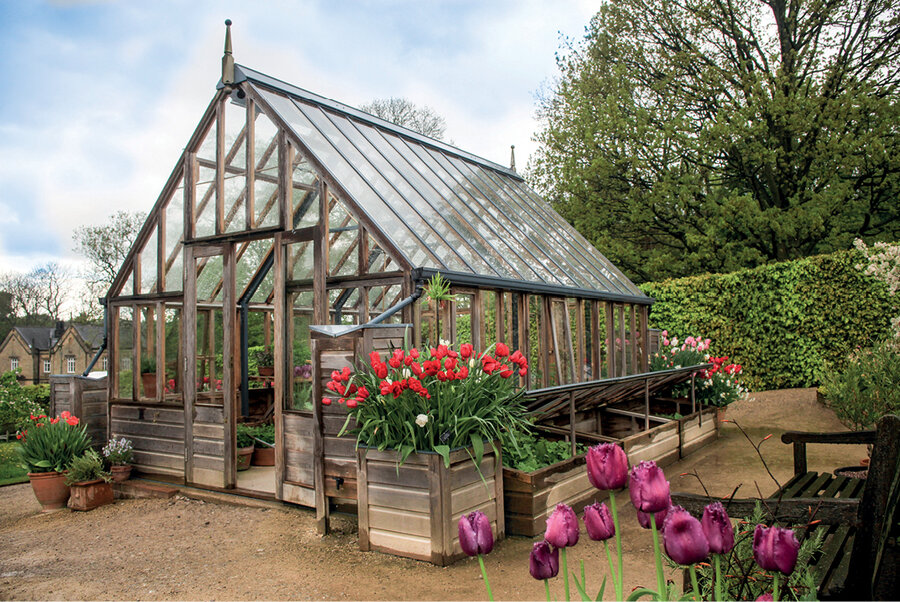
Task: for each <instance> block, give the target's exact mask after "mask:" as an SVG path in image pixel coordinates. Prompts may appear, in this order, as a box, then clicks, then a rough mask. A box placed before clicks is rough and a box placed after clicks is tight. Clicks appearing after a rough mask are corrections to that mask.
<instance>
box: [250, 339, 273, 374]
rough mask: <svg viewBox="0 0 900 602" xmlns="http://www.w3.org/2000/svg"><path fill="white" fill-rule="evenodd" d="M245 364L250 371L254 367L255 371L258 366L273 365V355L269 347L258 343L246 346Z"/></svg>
mask: <svg viewBox="0 0 900 602" xmlns="http://www.w3.org/2000/svg"><path fill="white" fill-rule="evenodd" d="M247 365H248V367H249V368H250V369H251V371H252V370H253V369H254V368H255V369H256V370H257V371H258V370H259V367H260V366H274V365H275V356H274V355H273V354H272V351H271V350H270V349H267V348H266V347H265V346H264V345H258V346H254V347H248V348H247Z"/></svg>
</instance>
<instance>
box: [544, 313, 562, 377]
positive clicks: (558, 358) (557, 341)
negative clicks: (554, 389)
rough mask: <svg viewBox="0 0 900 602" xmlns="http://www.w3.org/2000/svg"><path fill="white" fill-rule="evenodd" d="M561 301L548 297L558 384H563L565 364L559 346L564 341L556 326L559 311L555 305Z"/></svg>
mask: <svg viewBox="0 0 900 602" xmlns="http://www.w3.org/2000/svg"><path fill="white" fill-rule="evenodd" d="M559 305H560V303H559V302H558V301H556V300H555V299H550V298H548V311H547V317H548V318H549V320H550V341H551V345H552V347H553V359H554V360H555V361H556V384H557V385H561V384H563V382H565V381H564V380H563V366H562V359H561V356H560V353H559V346H560V343H561V342H562V341H560V338H559V337H560V329H559V328H557V327H556V314H557V313H558V312H556V311H554V310H553V308H554V307H558V306H559Z"/></svg>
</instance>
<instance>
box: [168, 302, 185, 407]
mask: <svg viewBox="0 0 900 602" xmlns="http://www.w3.org/2000/svg"><path fill="white" fill-rule="evenodd" d="M165 320H166V340H165V346H166V354H165V355H166V377H165V388H166V395H165V396H166V399H175V398H178V397H179V395H178V394H179V393H181V391H182V390H183V389H182V380H183V378H182V372H181V366H182V365H183V364H182V361H181V308H180V307H174V306H171V305H168V306H166V316H165Z"/></svg>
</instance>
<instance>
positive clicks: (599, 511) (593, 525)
mask: <svg viewBox="0 0 900 602" xmlns="http://www.w3.org/2000/svg"><path fill="white" fill-rule="evenodd" d="M584 526H585V528H586V529H587V534H588V537H590V538H591V539H593V540H594V541H606V540H607V539H609V538H610V537H612V536H613V535H615V534H616V524H615V522H614V521H613V517H612V513H611V512H610V511H609V508H608V507H607V506H606V504H596V503H594V504H591V505H590V506H586V507H585V508H584Z"/></svg>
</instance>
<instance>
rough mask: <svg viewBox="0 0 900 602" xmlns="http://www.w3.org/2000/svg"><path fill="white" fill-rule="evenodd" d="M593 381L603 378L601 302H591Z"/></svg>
mask: <svg viewBox="0 0 900 602" xmlns="http://www.w3.org/2000/svg"><path fill="white" fill-rule="evenodd" d="M590 303H591V380H600V379H601V378H603V365H602V364H601V363H600V359H601V354H600V349H601V348H602V343H603V339H602V338H600V303H601V302H600V301H597V300H596V299H595V300H593V301H591V302H590Z"/></svg>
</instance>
